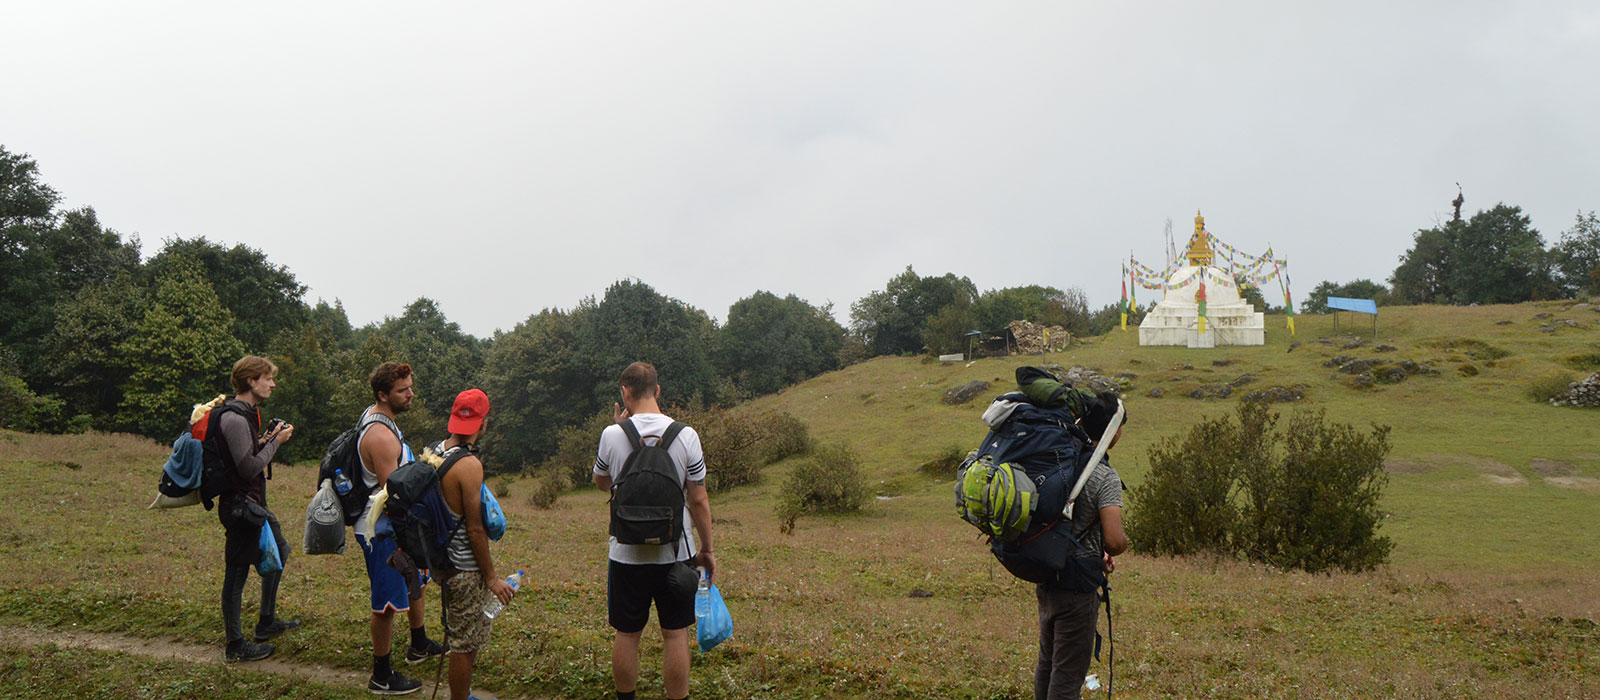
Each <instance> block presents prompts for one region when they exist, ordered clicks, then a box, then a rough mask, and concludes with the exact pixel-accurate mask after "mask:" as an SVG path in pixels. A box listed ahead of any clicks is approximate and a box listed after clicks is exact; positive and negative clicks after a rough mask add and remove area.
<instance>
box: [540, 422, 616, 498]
mask: <svg viewBox="0 0 1600 700" xmlns="http://www.w3.org/2000/svg"><path fill="white" fill-rule="evenodd" d="M608 425H611V409H609V408H608V409H606V410H604V411H600V412H598V413H595V414H594V415H592V416H589V419H588V420H586V421H584V422H582V423H579V424H578V425H572V426H567V427H565V428H562V429H560V430H558V431H556V451H555V454H552V455H550V456H549V457H546V458H545V460H544V461H543V462H540V463H539V465H538V466H537V467H534V468H533V469H532V470H530V473H531V474H534V475H535V476H541V475H545V474H552V473H560V474H562V475H564V476H565V477H566V483H567V484H568V486H567V488H572V485H573V484H587V483H589V482H590V481H592V480H593V479H594V477H593V474H594V458H595V454H596V453H597V452H598V450H599V448H600V433H602V432H605V429H606V426H608Z"/></svg>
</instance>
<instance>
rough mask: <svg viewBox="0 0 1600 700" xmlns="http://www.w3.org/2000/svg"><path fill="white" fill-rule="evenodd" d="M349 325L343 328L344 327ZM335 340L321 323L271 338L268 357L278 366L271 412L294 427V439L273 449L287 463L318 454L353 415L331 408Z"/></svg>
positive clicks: (334, 388)
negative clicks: (281, 446)
mask: <svg viewBox="0 0 1600 700" xmlns="http://www.w3.org/2000/svg"><path fill="white" fill-rule="evenodd" d="M346 330H348V328H346ZM337 352H338V344H337V342H336V341H335V340H334V338H333V337H332V336H331V334H330V333H329V330H328V328H327V327H326V326H324V325H322V324H317V323H306V324H305V325H302V326H300V327H299V328H291V329H289V330H285V331H281V332H279V333H278V335H277V337H276V338H273V340H272V346H271V349H270V350H269V356H270V357H271V358H272V361H273V363H274V364H276V365H278V387H277V388H276V389H274V390H273V392H272V400H271V404H270V408H268V409H266V410H267V412H268V413H270V414H271V415H273V416H276V417H279V418H282V419H284V420H286V421H288V422H289V423H290V424H292V425H294V426H295V439H294V440H293V441H291V442H288V443H286V444H285V445H284V446H283V448H282V449H280V450H278V454H279V455H281V457H280V459H282V460H283V461H286V462H297V461H301V460H308V459H317V458H319V457H321V456H322V452H323V450H325V449H326V448H327V446H328V443H330V442H332V441H333V438H334V436H336V435H338V434H339V433H341V432H343V431H344V429H345V428H347V427H349V426H350V425H353V424H354V423H355V417H354V416H341V415H338V414H337V413H335V408H334V403H333V399H334V396H335V395H336V394H338V393H339V378H338V377H337V376H335V375H334V370H333V355H334V354H335V353H337Z"/></svg>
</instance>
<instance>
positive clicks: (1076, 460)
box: [956, 393, 1105, 592]
mask: <svg viewBox="0 0 1600 700" xmlns="http://www.w3.org/2000/svg"><path fill="white" fill-rule="evenodd" d="M995 403H996V405H997V406H1004V410H1006V411H1009V414H1005V417H1004V419H1003V420H1002V421H1001V422H1000V423H999V424H998V425H995V426H994V427H993V428H992V429H991V430H990V431H989V433H988V435H986V436H984V439H983V442H982V443H980V444H979V445H978V448H977V449H975V450H973V451H972V452H971V453H969V454H968V455H967V459H966V461H964V462H963V463H962V465H961V467H960V468H959V469H957V471H956V498H957V509H958V510H959V511H961V513H962V515H963V517H964V518H965V519H967V520H968V522H972V523H973V524H974V525H977V526H978V527H979V528H980V529H984V530H985V531H986V532H987V533H989V534H991V535H994V532H995V531H994V530H993V529H986V528H985V527H984V525H982V524H980V523H978V522H974V519H973V517H972V516H971V512H972V511H974V510H977V509H976V508H974V507H973V505H972V498H973V495H974V494H977V493H981V492H982V491H983V489H979V488H975V487H974V484H973V483H972V482H978V481H982V480H984V477H986V476H988V475H990V474H996V475H997V476H999V478H997V479H989V480H988V483H989V484H991V485H990V486H989V487H988V489H987V494H985V495H988V494H995V493H997V492H998V491H999V490H1002V489H1014V490H1015V491H1016V492H1017V494H1018V497H1015V498H1010V499H1006V498H996V501H997V502H1006V501H1010V502H1019V501H1026V502H1027V505H1026V510H1027V511H1028V512H1027V513H1025V514H1019V513H1017V512H1016V509H1015V508H1012V509H1011V513H1009V514H1008V515H1007V516H1006V517H1008V518H1009V520H1010V522H1009V523H1008V525H1009V527H1008V528H1006V531H1005V532H1004V533H1003V534H1002V535H994V536H992V537H991V538H990V541H989V551H990V553H992V554H993V555H994V557H995V559H996V560H998V561H999V562H1000V565H1001V566H1004V567H1005V569H1006V570H1007V571H1009V572H1011V574H1012V575H1013V576H1016V577H1017V578H1020V579H1022V580H1024V581H1030V582H1033V583H1044V584H1049V585H1050V586H1052V587H1054V588H1058V589H1062V590H1069V591H1077V592H1089V591H1093V590H1095V589H1097V588H1099V587H1100V586H1102V585H1104V584H1105V574H1104V571H1103V570H1102V566H1101V562H1100V556H1099V554H1098V553H1095V552H1091V551H1090V550H1089V549H1088V548H1087V547H1085V546H1084V545H1083V543H1081V542H1079V541H1078V540H1077V538H1075V537H1073V536H1072V533H1071V529H1072V528H1071V522H1070V521H1069V520H1067V519H1066V518H1064V517H1063V511H1064V510H1065V508H1066V505H1067V501H1068V499H1069V498H1070V497H1071V492H1072V489H1073V487H1074V485H1076V484H1077V482H1078V477H1079V476H1081V475H1082V474H1083V471H1084V469H1085V468H1086V467H1087V465H1088V460H1089V457H1090V453H1091V450H1090V449H1089V442H1090V438H1089V436H1088V435H1087V434H1086V433H1084V431H1083V429H1082V428H1080V427H1078V425H1077V422H1076V421H1075V420H1074V419H1073V417H1072V415H1071V414H1070V413H1069V412H1068V411H1067V409H1066V407H1064V406H1056V407H1047V406H1040V405H1037V404H1034V403H1030V402H1029V400H1028V397H1027V395H1025V394H1022V393H1011V394H1006V395H1003V396H1001V397H999V398H997V399H995ZM992 410H994V408H993V407H992V408H991V411H992ZM975 470H985V471H983V472H979V471H975ZM969 476H970V477H971V478H969ZM1022 482H1026V483H1022ZM994 484H1005V486H1003V487H1001V486H995V485H994ZM1013 484H1014V485H1013ZM1029 492H1031V493H1029ZM1023 494H1026V495H1025V496H1024V495H1023Z"/></svg>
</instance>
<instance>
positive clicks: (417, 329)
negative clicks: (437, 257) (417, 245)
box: [378, 297, 492, 440]
mask: <svg viewBox="0 0 1600 700" xmlns="http://www.w3.org/2000/svg"><path fill="white" fill-rule="evenodd" d="M378 330H379V332H381V333H382V334H384V335H386V336H388V337H389V338H390V339H391V340H393V341H394V347H395V351H396V353H397V354H398V357H399V358H400V361H401V362H405V363H407V364H409V365H411V369H412V371H413V372H414V376H415V380H414V384H413V386H414V387H415V389H416V392H417V398H416V400H415V402H414V403H413V405H412V408H411V415H408V416H405V418H406V419H408V420H409V421H410V424H409V425H410V426H412V427H410V428H408V432H419V431H426V433H425V434H427V435H430V436H431V435H443V434H444V432H445V428H446V423H448V421H449V416H450V406H451V404H452V403H453V402H454V401H455V398H456V394H459V393H461V392H462V391H465V390H467V389H471V388H473V387H475V386H477V385H478V383H479V379H480V376H481V375H480V373H481V368H482V367H483V343H482V342H480V341H479V340H478V339H477V338H474V337H472V336H471V335H468V334H466V333H464V332H462V330H461V326H460V325H459V324H457V323H455V322H454V321H451V320H450V319H448V318H445V315H444V312H443V311H442V310H440V309H439V304H438V302H435V301H434V300H432V299H429V298H427V297H420V298H418V299H417V300H416V301H413V302H411V303H410V304H407V305H406V309H405V311H404V312H403V313H401V314H400V315H399V316H397V317H392V318H387V319H384V321H383V324H382V325H381V326H379V328H378ZM491 398H492V397H491ZM424 418H425V419H424ZM402 427H406V425H404V424H403V425H402ZM428 439H430V440H431V439H434V438H432V437H430V438H428Z"/></svg>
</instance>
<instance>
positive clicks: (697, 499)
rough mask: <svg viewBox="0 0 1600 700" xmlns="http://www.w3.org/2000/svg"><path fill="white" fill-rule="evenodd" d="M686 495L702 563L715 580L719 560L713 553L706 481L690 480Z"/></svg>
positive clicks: (709, 502) (709, 505)
mask: <svg viewBox="0 0 1600 700" xmlns="http://www.w3.org/2000/svg"><path fill="white" fill-rule="evenodd" d="M684 495H685V496H687V497H688V504H687V505H688V508H689V520H690V521H691V522H693V523H694V534H695V538H696V539H695V541H696V542H698V543H699V545H700V565H701V566H703V567H705V569H706V573H707V574H709V575H710V576H711V578H712V579H713V580H714V579H716V577H717V560H716V558H715V557H713V556H712V554H711V497H710V496H709V495H708V494H707V493H706V482H704V481H691V482H689V484H688V488H687V489H685V494H684Z"/></svg>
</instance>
